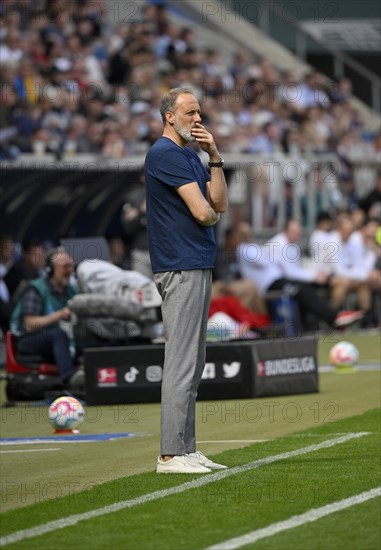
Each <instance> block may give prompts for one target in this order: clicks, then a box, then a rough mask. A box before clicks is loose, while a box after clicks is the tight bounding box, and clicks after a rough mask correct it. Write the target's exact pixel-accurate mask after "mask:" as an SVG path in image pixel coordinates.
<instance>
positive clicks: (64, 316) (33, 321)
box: [24, 307, 71, 332]
mask: <svg viewBox="0 0 381 550" xmlns="http://www.w3.org/2000/svg"><path fill="white" fill-rule="evenodd" d="M70 316H71V311H70V309H69V308H68V307H64V308H62V309H59V310H58V311H53V312H52V313H48V315H24V326H25V330H26V331H27V332H34V331H35V330H41V329H43V328H46V327H49V326H50V325H54V324H55V323H58V322H59V321H68V320H69V319H70Z"/></svg>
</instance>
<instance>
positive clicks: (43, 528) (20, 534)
mask: <svg viewBox="0 0 381 550" xmlns="http://www.w3.org/2000/svg"><path fill="white" fill-rule="evenodd" d="M368 434H369V432H355V433H348V434H346V435H343V436H341V437H336V438H334V439H327V440H326V441H322V442H321V443H317V444H315V445H308V446H307V447H302V448H301V449H296V450H294V451H288V452H286V453H280V454H277V455H272V456H268V457H266V458H260V459H259V460H254V461H253V462H248V463H247V464H242V466H235V467H234V468H228V469H227V470H221V471H219V472H216V473H215V474H208V475H206V476H203V477H198V478H197V479H194V480H192V481H188V482H186V483H182V484H181V485H177V486H176V487H170V488H169V489H163V490H161V491H154V492H153V493H148V494H145V495H142V496H140V497H136V498H133V499H131V500H123V501H122V502H116V503H114V504H110V505H108V506H104V507H103V508H98V509H95V510H90V511H89V512H83V513H82V514H73V515H72V516H67V517H66V518H61V519H57V520H54V521H49V522H48V523H43V524H41V525H36V526H35V527H31V528H30V529H22V530H21V531H15V532H14V533H11V534H9V535H5V536H4V537H1V538H0V546H4V545H5V544H12V543H14V542H19V541H20V540H25V539H30V538H32V537H37V536H39V535H44V534H45V533H51V532H52V531H56V530H57V529H63V528H64V527H69V526H71V525H76V524H77V523H79V522H80V521H85V520H88V519H93V518H97V517H100V516H105V515H107V514H112V513H114V512H119V510H124V509H125V508H132V507H134V506H138V505H140V504H145V503H146V502H152V501H153V500H158V499H160V498H165V497H168V496H170V495H177V494H179V493H183V492H185V491H188V490H189V489H198V488H199V487H203V486H204V485H208V484H210V483H213V482H214V481H220V480H221V479H225V478H227V477H230V476H233V475H235V474H239V473H241V472H247V471H248V470H255V469H256V468H260V467H261V466H267V465H268V464H272V463H273V462H277V461H278V460H286V459H287V458H292V457H294V456H300V455H304V454H307V453H313V452H315V451H320V450H321V449H328V448H330V447H334V446H335V445H339V444H340V443H346V442H347V441H350V440H351V439H358V438H359V437H363V436H364V435H368ZM161 475H164V474H161Z"/></svg>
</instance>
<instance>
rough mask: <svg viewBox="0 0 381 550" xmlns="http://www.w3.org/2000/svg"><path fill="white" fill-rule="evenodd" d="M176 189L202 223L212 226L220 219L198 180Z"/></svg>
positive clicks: (197, 219)
mask: <svg viewBox="0 0 381 550" xmlns="http://www.w3.org/2000/svg"><path fill="white" fill-rule="evenodd" d="M176 190H177V192H178V194H179V195H180V197H181V198H182V199H183V201H184V202H185V204H186V205H187V207H188V208H189V210H190V212H191V214H192V216H193V217H194V218H195V220H196V221H197V222H198V223H199V224H200V225H204V226H206V227H210V226H211V225H215V224H216V223H217V222H218V221H219V219H220V214H219V213H218V212H215V211H214V210H213V208H212V207H211V206H210V204H209V203H208V201H207V200H206V198H205V197H204V195H203V194H202V193H201V191H200V188H199V186H198V185H197V182H192V183H187V184H185V185H181V186H180V187H178V188H177V189H176Z"/></svg>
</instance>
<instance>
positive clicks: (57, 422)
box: [48, 396, 84, 430]
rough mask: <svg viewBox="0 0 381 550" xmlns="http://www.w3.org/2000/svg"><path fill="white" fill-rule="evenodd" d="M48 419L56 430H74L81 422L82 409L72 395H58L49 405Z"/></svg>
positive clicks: (82, 416) (82, 417)
mask: <svg viewBox="0 0 381 550" xmlns="http://www.w3.org/2000/svg"><path fill="white" fill-rule="evenodd" d="M48 419H49V421H50V423H51V424H52V426H53V428H55V429H56V430H74V429H75V428H78V426H79V425H80V424H82V422H83V419H84V410H83V407H82V405H81V403H80V402H79V401H78V399H75V398H74V397H66V396H64V397H58V399H56V400H55V401H53V403H52V404H51V405H50V407H49V410H48Z"/></svg>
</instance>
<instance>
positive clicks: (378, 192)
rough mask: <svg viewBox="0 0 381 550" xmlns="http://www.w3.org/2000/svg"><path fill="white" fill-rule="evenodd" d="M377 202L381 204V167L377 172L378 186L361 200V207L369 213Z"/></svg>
mask: <svg viewBox="0 0 381 550" xmlns="http://www.w3.org/2000/svg"><path fill="white" fill-rule="evenodd" d="M377 203H379V204H380V205H381V168H379V169H378V172H377V179H376V186H375V187H374V189H372V190H371V191H370V192H369V193H368V194H367V195H366V196H365V197H364V198H363V199H361V200H360V201H359V204H360V207H361V208H362V209H363V210H364V211H365V213H366V214H369V210H370V209H371V208H372V206H374V205H375V204H377ZM372 217H373V216H372Z"/></svg>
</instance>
